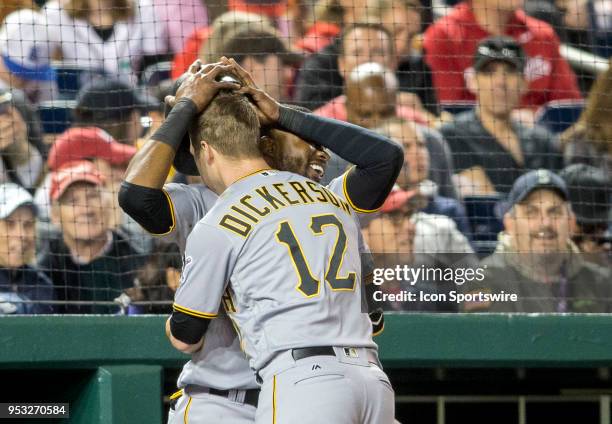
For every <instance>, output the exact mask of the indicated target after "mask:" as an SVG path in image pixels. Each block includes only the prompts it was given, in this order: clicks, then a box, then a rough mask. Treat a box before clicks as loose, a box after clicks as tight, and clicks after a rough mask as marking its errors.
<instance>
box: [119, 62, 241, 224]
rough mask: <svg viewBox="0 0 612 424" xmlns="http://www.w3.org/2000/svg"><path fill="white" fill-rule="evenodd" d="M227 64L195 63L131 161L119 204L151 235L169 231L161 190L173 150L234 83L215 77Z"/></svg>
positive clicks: (168, 212)
mask: <svg viewBox="0 0 612 424" xmlns="http://www.w3.org/2000/svg"><path fill="white" fill-rule="evenodd" d="M227 69H228V67H227V66H225V65H221V64H213V65H207V66H205V67H202V66H201V63H200V61H199V60H198V61H196V62H194V63H193V64H192V65H191V67H190V68H189V72H188V73H187V74H185V77H184V79H183V81H182V83H181V85H180V87H179V88H178V90H177V92H176V95H175V96H169V97H168V98H166V103H168V105H169V106H171V107H172V111H171V112H170V113H169V114H168V117H167V118H166V120H165V121H164V123H163V124H162V125H161V127H160V128H159V129H158V130H157V131H156V132H155V133H154V134H153V135H152V136H151V138H150V139H149V140H148V141H147V143H146V144H145V145H144V146H143V147H142V148H141V149H140V150H139V151H138V152H137V153H136V155H135V156H134V157H133V158H132V160H131V161H130V164H129V166H128V169H127V171H126V174H125V178H124V181H123V183H122V184H121V189H120V191H119V205H120V206H121V208H122V209H123V210H124V211H125V212H126V213H127V214H128V215H130V216H131V217H132V218H133V219H134V220H135V221H136V222H138V223H139V224H140V225H141V226H142V227H143V228H144V229H146V230H147V231H149V232H150V233H153V234H165V233H168V232H169V231H170V230H171V229H172V226H173V223H174V220H173V216H172V204H171V202H170V199H169V196H168V194H167V193H166V192H164V190H163V186H164V183H165V181H166V177H167V176H168V172H169V171H170V167H171V166H172V162H173V160H174V156H175V155H176V151H177V149H178V147H179V146H180V144H181V142H182V141H183V137H184V136H185V134H186V133H187V129H188V128H189V125H191V122H192V121H193V119H194V118H195V117H196V115H197V114H198V113H200V112H201V111H202V110H204V108H206V106H207V105H208V103H210V101H211V100H212V99H213V98H214V96H215V95H216V94H217V92H218V91H219V90H221V89H235V88H237V86H236V84H233V83H229V82H219V81H216V80H215V78H216V77H217V76H218V75H219V74H220V73H221V72H224V71H227Z"/></svg>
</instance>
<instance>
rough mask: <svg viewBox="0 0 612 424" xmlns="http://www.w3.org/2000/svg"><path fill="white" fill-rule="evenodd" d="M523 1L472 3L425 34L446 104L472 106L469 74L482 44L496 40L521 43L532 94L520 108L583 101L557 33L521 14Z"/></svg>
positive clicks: (436, 81)
mask: <svg viewBox="0 0 612 424" xmlns="http://www.w3.org/2000/svg"><path fill="white" fill-rule="evenodd" d="M523 1H524V0H504V1H499V0H468V1H466V2H463V3H460V4H458V5H457V6H455V8H454V9H453V11H452V12H451V13H449V14H448V15H447V16H445V17H444V18H442V19H440V20H439V21H437V22H435V23H434V24H433V25H431V26H430V27H429V28H428V29H427V31H426V32H425V40H424V44H425V55H426V56H425V60H426V62H427V64H428V65H429V66H430V67H431V69H432V72H433V83H434V86H435V88H436V91H437V94H438V100H439V101H440V103H441V104H443V105H444V104H445V103H446V104H449V103H460V102H466V101H469V102H472V101H474V99H475V98H474V95H473V94H472V93H470V91H469V90H468V89H467V87H466V83H465V75H466V73H470V72H473V71H472V68H471V66H472V58H473V57H474V53H475V51H476V47H477V45H478V43H479V42H480V41H481V40H483V39H485V38H487V37H489V36H492V35H506V36H510V37H512V38H514V39H515V40H517V41H518V42H519V43H520V44H521V46H522V47H523V49H524V50H525V52H526V54H527V56H528V60H527V64H526V66H525V77H526V79H527V82H528V84H529V85H528V90H527V91H526V93H525V94H524V96H523V98H522V100H521V104H520V107H521V108H526V109H530V110H534V109H535V108H537V107H539V106H541V105H542V104H544V103H546V102H549V101H551V100H561V99H563V100H565V99H580V98H581V94H580V91H579V90H578V85H577V83H576V75H575V74H574V72H573V71H572V70H571V68H570V67H569V65H568V63H567V62H566V61H565V59H563V58H562V57H561V55H560V53H559V39H558V37H557V35H556V34H555V32H554V30H553V28H552V27H551V26H550V25H549V24H547V23H545V22H543V21H539V20H537V19H534V18H531V17H529V16H527V15H526V14H525V12H523V11H522V10H521V7H522V5H523Z"/></svg>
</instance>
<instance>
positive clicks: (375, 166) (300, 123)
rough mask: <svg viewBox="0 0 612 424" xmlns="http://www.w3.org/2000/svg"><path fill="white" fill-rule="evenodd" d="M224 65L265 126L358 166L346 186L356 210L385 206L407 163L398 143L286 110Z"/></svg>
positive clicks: (250, 80) (245, 76)
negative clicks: (321, 147)
mask: <svg viewBox="0 0 612 424" xmlns="http://www.w3.org/2000/svg"><path fill="white" fill-rule="evenodd" d="M222 60H223V59H222ZM224 63H228V64H231V65H232V66H233V67H234V69H235V72H236V74H238V76H239V77H240V78H241V79H242V83H243V87H242V88H241V89H240V92H242V93H245V94H248V95H249V96H251V98H252V99H253V102H254V103H255V105H256V106H257V109H258V113H259V117H260V121H261V122H262V124H268V125H274V124H275V125H279V126H281V127H282V128H283V129H285V130H287V131H289V132H291V133H293V134H295V135H296V136H298V137H300V138H302V139H304V140H306V141H309V142H313V143H318V144H320V145H322V146H323V147H327V148H328V149H330V150H331V151H333V152H334V153H336V154H337V155H338V156H340V157H341V158H343V159H345V160H347V161H349V162H351V163H354V164H355V165H356V167H354V168H353V169H352V170H351V171H350V172H349V173H348V175H347V176H346V184H345V195H346V198H347V200H348V201H349V202H351V203H352V206H353V207H354V208H355V209H356V210H358V211H361V212H368V211H372V210H375V209H378V208H379V207H380V206H382V204H383V202H384V201H385V199H386V198H387V195H388V194H389V192H390V191H391V189H392V188H393V184H395V180H396V179H397V176H398V175H399V173H400V170H401V169H402V165H403V163H404V152H403V150H402V147H401V146H400V145H399V144H397V143H395V142H393V141H392V140H390V139H388V138H387V137H384V136H382V135H380V134H377V133H375V132H373V131H370V130H367V129H365V128H362V127H358V126H357V125H353V124H349V123H346V122H342V121H337V120H335V119H329V118H323V117H320V116H315V115H312V114H308V113H304V112H300V111H297V110H294V109H291V108H288V107H283V106H281V105H279V104H278V102H277V101H276V100H274V99H273V98H271V97H270V96H269V95H268V94H267V93H266V92H264V91H263V90H260V89H259V88H257V86H256V84H255V83H254V81H253V78H252V77H251V75H250V74H249V73H248V72H247V71H246V70H244V69H243V68H241V67H240V65H238V64H237V63H236V62H235V61H234V60H233V59H229V60H225V61H224Z"/></svg>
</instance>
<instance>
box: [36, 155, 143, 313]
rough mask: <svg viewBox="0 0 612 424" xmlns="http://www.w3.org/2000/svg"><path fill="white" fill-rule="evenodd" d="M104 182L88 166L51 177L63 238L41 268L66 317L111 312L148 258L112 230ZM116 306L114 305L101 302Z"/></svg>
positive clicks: (76, 166)
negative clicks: (68, 314) (116, 301)
mask: <svg viewBox="0 0 612 424" xmlns="http://www.w3.org/2000/svg"><path fill="white" fill-rule="evenodd" d="M104 183H105V179H104V177H103V176H102V175H101V174H100V173H99V172H98V171H97V170H96V169H95V166H94V165H93V164H92V163H91V162H88V161H80V162H72V163H68V164H66V165H64V166H63V167H62V168H60V169H59V170H57V171H55V172H53V173H52V174H51V186H50V191H49V195H50V198H51V218H52V221H53V223H54V224H55V225H56V226H57V227H58V228H60V229H61V234H60V235H58V236H57V237H55V238H53V239H51V240H50V241H49V243H48V245H47V246H46V247H45V250H44V251H43V252H41V253H40V255H39V258H38V263H39V266H40V269H41V270H42V271H43V272H45V273H46V274H47V275H48V276H49V277H50V278H51V280H52V281H53V284H54V286H55V290H56V297H57V299H58V300H60V301H84V302H86V303H85V304H66V305H63V307H61V308H60V309H59V311H60V312H63V313H111V312H116V311H117V310H118V308H117V307H115V306H113V304H112V301H113V300H114V299H115V298H116V297H117V296H119V295H120V294H121V292H122V291H123V290H125V289H127V288H129V287H131V286H132V285H133V281H134V277H135V273H136V271H137V270H138V268H139V267H140V265H141V264H142V262H143V257H142V256H141V255H140V254H139V253H138V252H137V251H136V250H135V249H133V248H132V246H131V245H130V243H129V242H128V240H126V239H125V237H124V236H122V235H121V234H119V233H118V232H116V231H115V230H113V228H112V227H111V226H109V218H108V213H107V208H108V207H109V199H108V198H107V197H106V196H104V195H103V192H102V189H103V186H104ZM100 302H111V303H100Z"/></svg>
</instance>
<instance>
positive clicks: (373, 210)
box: [342, 165, 380, 213]
mask: <svg viewBox="0 0 612 424" xmlns="http://www.w3.org/2000/svg"><path fill="white" fill-rule="evenodd" d="M354 168H355V165H353V166H352V167H351V169H349V170H348V171H346V172H345V173H344V178H342V191H343V192H344V197H345V198H346V201H347V202H348V203H349V205H351V208H353V209H355V210H356V211H357V212H359V213H374V212H378V210H379V209H380V208H376V209H361V208H359V207H357V206H355V203H353V201H352V200H351V196H349V194H348V191H347V189H346V179H347V178H348V174H349V172H351V171H352V170H353V169H354Z"/></svg>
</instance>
